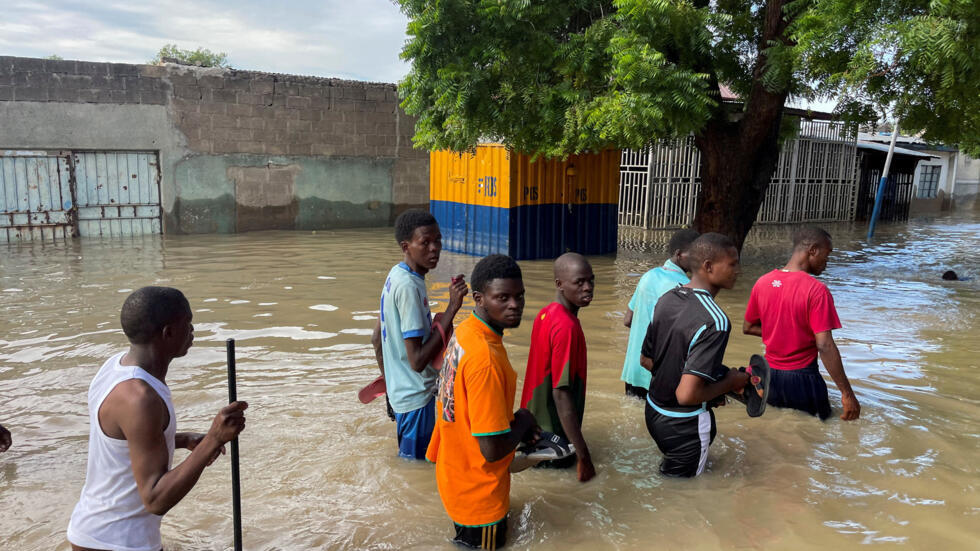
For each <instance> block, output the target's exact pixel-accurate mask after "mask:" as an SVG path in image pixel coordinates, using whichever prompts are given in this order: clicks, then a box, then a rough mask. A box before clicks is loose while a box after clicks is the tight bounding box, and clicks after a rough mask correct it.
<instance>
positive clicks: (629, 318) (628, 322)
mask: <svg viewBox="0 0 980 551" xmlns="http://www.w3.org/2000/svg"><path fill="white" fill-rule="evenodd" d="M623 325H625V326H626V327H632V326H633V311H632V310H630V309H629V308H627V309H626V317H624V318H623Z"/></svg>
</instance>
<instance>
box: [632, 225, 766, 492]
mask: <svg viewBox="0 0 980 551" xmlns="http://www.w3.org/2000/svg"><path fill="white" fill-rule="evenodd" d="M689 254H690V257H691V263H690V265H691V269H692V274H691V282H690V283H688V284H687V285H684V286H683V287H677V288H675V289H672V290H670V291H668V292H667V293H665V294H664V295H663V296H662V297H661V298H660V300H659V301H657V306H656V309H655V311H654V316H653V322H652V323H651V324H650V327H649V328H648V329H647V335H646V339H645V340H644V341H643V349H642V357H641V359H640V363H641V364H642V365H643V367H645V368H647V369H649V370H650V371H651V372H652V373H653V379H652V380H651V382H650V391H649V393H648V394H647V404H646V423H647V430H648V431H650V436H652V437H653V439H654V441H655V442H656V443H657V447H658V448H660V451H661V452H662V453H663V454H664V459H663V461H662V462H661V464H660V472H662V473H663V474H665V475H668V476H682V477H691V476H696V475H699V474H701V473H702V472H704V468H705V465H706V464H707V460H708V447H709V446H710V445H711V442H712V441H714V438H715V434H716V428H715V416H714V413H713V412H712V411H711V408H712V407H713V406H715V405H722V404H724V400H725V394H726V393H728V392H735V393H741V392H742V389H743V388H744V387H745V386H746V384H747V383H748V382H749V379H750V375H749V374H748V373H746V372H744V371H740V370H735V369H729V368H727V367H725V366H724V365H723V364H722V358H723V357H724V355H725V347H726V346H727V345H728V336H729V334H730V333H731V322H730V321H729V319H728V316H726V315H725V313H724V312H722V310H721V308H719V307H718V305H717V304H715V301H714V297H715V296H716V295H717V294H718V292H719V291H720V290H721V289H731V288H732V287H733V286H734V285H735V279H736V278H737V277H738V274H739V263H738V250H737V249H736V248H735V244H734V243H732V241H731V239H729V238H728V237H726V236H724V235H721V234H718V233H706V234H704V235H702V236H700V237H698V238H697V239H696V240H695V241H694V243H692V244H691V248H690V252H689ZM753 379H757V377H754V378H753ZM749 388H752V386H751V385H750V386H749Z"/></svg>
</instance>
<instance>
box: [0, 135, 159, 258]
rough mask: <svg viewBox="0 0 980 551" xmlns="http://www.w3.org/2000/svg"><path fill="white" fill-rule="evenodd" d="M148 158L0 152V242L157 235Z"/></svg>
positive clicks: (153, 169) (155, 171)
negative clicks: (73, 237)
mask: <svg viewBox="0 0 980 551" xmlns="http://www.w3.org/2000/svg"><path fill="white" fill-rule="evenodd" d="M160 215H161V212H160V169H159V162H158V160H157V154H156V152H153V151H35V150H32V151H0V242H16V241H48V242H51V241H57V240H62V239H66V238H68V237H71V236H83V237H84V236H104V237H117V236H124V235H139V234H152V233H161V220H160Z"/></svg>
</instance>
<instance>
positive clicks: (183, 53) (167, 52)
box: [150, 44, 228, 67]
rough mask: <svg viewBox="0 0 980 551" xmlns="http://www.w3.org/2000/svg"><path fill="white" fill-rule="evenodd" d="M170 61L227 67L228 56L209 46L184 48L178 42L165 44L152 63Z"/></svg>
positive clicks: (199, 65)
mask: <svg viewBox="0 0 980 551" xmlns="http://www.w3.org/2000/svg"><path fill="white" fill-rule="evenodd" d="M167 61H170V62H172V63H179V64H180V65H195V66H198V67H227V66H228V56H227V55H226V54H225V53H224V52H220V53H216V52H212V51H211V50H209V49H207V48H198V49H196V50H182V49H181V48H179V47H177V45H176V44H164V46H163V47H162V48H160V51H159V52H157V56H156V57H155V58H153V59H152V60H151V61H150V63H152V64H158V63H163V62H167Z"/></svg>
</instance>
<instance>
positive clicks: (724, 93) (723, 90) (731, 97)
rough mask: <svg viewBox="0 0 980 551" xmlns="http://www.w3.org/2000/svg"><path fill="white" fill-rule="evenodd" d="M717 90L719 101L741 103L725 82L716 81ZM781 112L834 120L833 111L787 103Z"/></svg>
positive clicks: (821, 119) (815, 118) (796, 115)
mask: <svg viewBox="0 0 980 551" xmlns="http://www.w3.org/2000/svg"><path fill="white" fill-rule="evenodd" d="M718 92H719V93H720V94H721V101H722V102H723V103H733V104H734V103H738V104H741V103H742V98H740V97H738V95H737V94H736V93H735V92H732V89H731V88H729V87H728V86H726V85H725V84H722V83H718ZM783 112H784V113H785V114H787V115H792V116H794V117H802V118H804V119H810V120H818V121H832V120H836V119H835V117H834V114H833V113H827V112H826V111H814V110H813V109H800V108H799V107H790V106H789V105H784V106H783Z"/></svg>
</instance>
